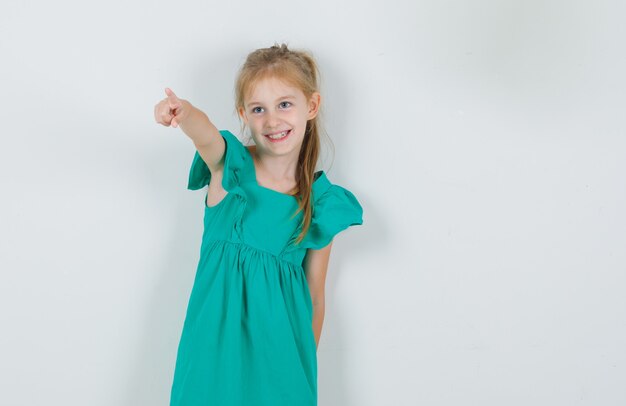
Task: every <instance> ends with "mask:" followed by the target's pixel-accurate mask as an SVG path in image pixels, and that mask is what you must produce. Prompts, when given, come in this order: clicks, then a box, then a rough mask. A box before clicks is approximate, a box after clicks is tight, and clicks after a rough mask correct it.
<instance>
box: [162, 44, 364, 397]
mask: <svg viewBox="0 0 626 406" xmlns="http://www.w3.org/2000/svg"><path fill="white" fill-rule="evenodd" d="M317 76H318V75H317V66H316V63H315V61H314V60H313V59H312V57H311V56H310V55H309V54H307V53H306V52H304V51H295V50H290V49H288V48H287V46H286V45H285V44H283V45H281V46H278V45H274V46H272V47H270V48H264V49H258V50H256V51H254V52H252V53H251V54H250V55H248V57H247V59H246V61H245V63H244V65H243V67H242V68H241V70H240V72H239V75H238V77H237V81H236V89H235V96H236V102H235V105H236V110H237V113H238V116H239V118H240V120H242V121H243V123H242V126H243V129H244V130H245V128H246V127H249V128H250V132H251V135H252V138H253V140H254V144H255V145H251V146H244V145H243V144H242V143H241V142H240V141H239V139H238V138H237V137H235V136H234V135H233V134H232V133H231V132H229V131H227V130H218V129H217V128H216V127H215V126H214V125H213V123H212V122H211V121H210V120H209V118H208V117H207V116H206V115H205V114H204V113H203V112H202V111H200V110H198V109H197V108H196V107H194V106H192V105H191V104H190V103H189V102H188V101H186V100H183V99H179V98H178V97H176V95H175V94H174V93H173V92H172V91H171V90H170V89H166V90H165V92H166V94H167V98H165V99H164V100H162V101H161V102H159V103H158V104H157V105H156V107H155V118H156V121H157V122H158V123H160V124H163V125H165V126H170V125H171V126H173V127H180V128H181V129H182V130H183V131H184V133H185V134H186V135H187V136H188V137H189V138H191V140H192V141H193V143H194V145H195V147H196V149H197V151H196V152H195V155H194V157H193V161H192V163H191V169H190V171H189V181H188V186H187V188H188V189H191V190H197V189H200V188H202V187H204V186H206V185H208V190H207V193H206V197H204V196H203V197H204V200H205V201H204V234H203V237H202V245H201V250H200V261H199V264H198V268H197V271H196V276H195V280H194V284H193V288H192V291H191V296H190V298H189V303H188V307H187V314H186V317H185V322H184V326H183V331H182V334H181V337H180V343H179V346H178V353H177V359H176V367H175V371H174V379H173V384H172V388H171V398H170V405H172V406H174V405H176V406H183V405H184V406H191V405H216V406H217V405H220V406H221V405H228V406H239V405H241V406H243V405H245V406H266V405H267V406H310V405H317V345H318V342H319V338H320V333H321V330H322V322H323V319H324V284H325V278H326V270H327V265H328V260H329V255H330V249H331V245H332V240H333V237H334V236H335V235H336V234H337V233H339V232H340V231H342V230H344V229H346V228H347V227H349V226H351V225H358V224H362V223H363V220H362V214H363V210H362V208H361V205H360V204H359V202H358V201H357V199H356V198H355V196H354V195H353V194H352V193H351V192H350V191H348V190H347V189H345V188H343V187H341V186H339V185H336V184H333V183H331V182H330V180H329V179H328V177H327V176H326V174H325V173H324V171H323V170H319V171H315V165H316V163H317V160H318V154H319V146H320V140H319V135H318V129H319V124H318V112H319V108H320V99H321V97H320V93H319V91H318V79H317Z"/></svg>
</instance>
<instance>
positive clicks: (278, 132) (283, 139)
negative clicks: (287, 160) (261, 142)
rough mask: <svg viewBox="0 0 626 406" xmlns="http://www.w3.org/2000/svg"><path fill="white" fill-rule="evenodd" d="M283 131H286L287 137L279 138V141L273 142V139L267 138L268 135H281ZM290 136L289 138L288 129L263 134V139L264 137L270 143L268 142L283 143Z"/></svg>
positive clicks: (289, 130) (289, 131) (289, 132)
mask: <svg viewBox="0 0 626 406" xmlns="http://www.w3.org/2000/svg"><path fill="white" fill-rule="evenodd" d="M283 131H287V135H285V136H284V137H283V138H280V139H278V140H273V139H271V138H270V137H269V136H270V135H274V134H280V133H282V132H283ZM290 136H291V128H290V129H288V130H280V131H275V132H273V133H268V134H265V135H264V137H265V138H267V139H268V141H270V142H283V141H285V140H286V139H287V138H289V137H290Z"/></svg>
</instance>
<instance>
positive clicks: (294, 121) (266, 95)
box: [239, 77, 320, 156]
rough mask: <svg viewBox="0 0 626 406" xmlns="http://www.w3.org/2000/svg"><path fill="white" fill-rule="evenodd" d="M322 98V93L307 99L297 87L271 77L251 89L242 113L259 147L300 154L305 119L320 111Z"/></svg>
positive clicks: (275, 151) (270, 151)
mask: <svg viewBox="0 0 626 406" xmlns="http://www.w3.org/2000/svg"><path fill="white" fill-rule="evenodd" d="M319 102H320V95H319V93H317V92H315V93H314V94H313V95H312V96H311V98H310V99H309V100H307V99H306V97H305V95H304V93H302V91H301V90H299V89H298V88H296V87H292V86H290V85H288V84H286V83H285V82H283V81H281V80H279V79H277V78H274V77H269V78H265V79H261V80H260V81H259V82H258V83H257V84H256V86H255V87H254V89H252V92H251V93H250V94H249V95H248V97H247V98H246V100H245V107H244V108H239V115H240V116H241V117H242V119H243V120H244V122H245V123H246V125H248V126H249V127H250V130H251V132H252V138H253V139H254V142H255V144H256V145H257V150H258V151H261V150H262V152H264V153H269V154H272V155H286V154H294V155H296V156H297V154H299V152H300V146H301V145H302V141H303V140H304V133H305V130H306V123H307V121H308V120H310V119H312V118H314V117H315V116H316V115H317V112H318V109H319Z"/></svg>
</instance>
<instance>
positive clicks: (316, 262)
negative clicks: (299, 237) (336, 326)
mask: <svg viewBox="0 0 626 406" xmlns="http://www.w3.org/2000/svg"><path fill="white" fill-rule="evenodd" d="M332 245H333V242H332V241H331V242H330V243H329V244H328V245H327V246H326V247H324V248H322V249H319V250H313V249H308V250H307V253H306V256H305V259H304V270H305V273H306V280H307V282H308V285H309V291H310V292H311V301H312V302H313V333H314V334H315V345H316V348H317V347H318V343H319V340H320V336H321V334H322V324H323V323H324V311H325V296H324V288H325V285H326V272H327V270H328V261H329V258H330V250H331V248H332Z"/></svg>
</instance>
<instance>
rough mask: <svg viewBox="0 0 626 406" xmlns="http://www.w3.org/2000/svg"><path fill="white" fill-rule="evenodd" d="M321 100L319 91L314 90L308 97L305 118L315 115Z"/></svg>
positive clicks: (311, 117) (308, 118)
mask: <svg viewBox="0 0 626 406" xmlns="http://www.w3.org/2000/svg"><path fill="white" fill-rule="evenodd" d="M321 102H322V96H321V95H320V94H319V92H314V93H313V94H312V95H311V98H310V99H309V115H308V117H307V120H311V119H313V118H315V116H317V113H318V112H319V109H320V103H321Z"/></svg>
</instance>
